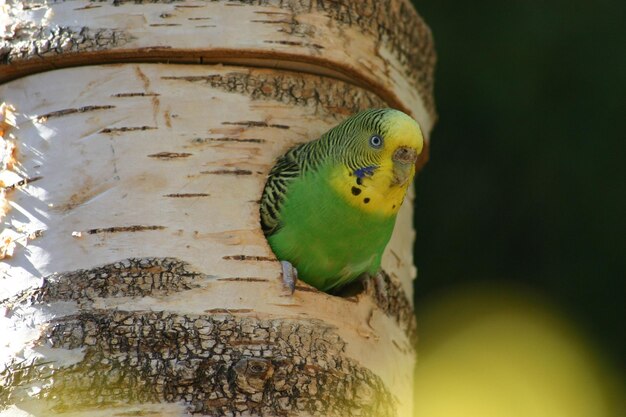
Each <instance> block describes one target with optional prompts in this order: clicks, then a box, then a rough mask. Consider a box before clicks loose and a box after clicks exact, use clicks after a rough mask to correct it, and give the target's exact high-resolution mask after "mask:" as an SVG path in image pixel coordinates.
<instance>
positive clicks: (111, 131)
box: [100, 126, 158, 133]
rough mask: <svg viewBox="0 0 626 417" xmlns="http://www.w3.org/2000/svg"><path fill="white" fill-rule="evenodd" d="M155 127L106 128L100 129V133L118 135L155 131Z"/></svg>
mask: <svg viewBox="0 0 626 417" xmlns="http://www.w3.org/2000/svg"><path fill="white" fill-rule="evenodd" d="M155 129H158V128H157V127H156V126H133V127H108V128H106V129H102V130H101V131H100V133H119V132H135V131H138V130H155Z"/></svg>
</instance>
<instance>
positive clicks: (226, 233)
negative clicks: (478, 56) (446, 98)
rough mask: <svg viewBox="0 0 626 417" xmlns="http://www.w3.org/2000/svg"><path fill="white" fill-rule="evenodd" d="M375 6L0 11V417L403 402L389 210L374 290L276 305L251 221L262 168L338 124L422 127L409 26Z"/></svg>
mask: <svg viewBox="0 0 626 417" xmlns="http://www.w3.org/2000/svg"><path fill="white" fill-rule="evenodd" d="M382 6H384V7H382ZM382 6H381V5H379V4H378V3H377V2H356V1H355V2H350V1H346V2H344V3H341V4H340V3H332V4H331V3H327V2H322V1H317V2H311V1H293V2H286V1H285V2H281V1H271V0H268V1H251V2H245V1H241V2H238V1H218V2H199V1H181V2H171V3H170V2H155V3H145V4H144V3H142V2H138V3H136V2H124V1H121V2H113V3H111V2H88V1H83V0H79V1H67V2H59V3H54V2H53V3H48V2H34V3H32V2H29V3H28V5H27V6H26V3H24V4H21V3H11V4H9V6H7V7H6V8H5V10H6V11H7V16H9V19H10V25H7V32H6V34H5V37H4V40H3V44H2V47H0V58H2V61H4V62H5V64H4V65H2V66H0V80H3V81H5V83H4V84H2V85H0V101H4V102H6V103H8V104H10V105H11V106H13V108H14V109H15V110H14V115H15V120H13V121H12V120H10V119H6V118H5V119H4V122H2V121H0V125H1V127H0V134H1V135H2V137H3V139H2V141H3V144H4V145H5V146H4V147H0V149H4V161H5V164H4V165H5V166H4V167H3V169H4V171H3V174H2V175H1V176H0V181H2V184H0V185H2V186H3V187H4V194H3V197H2V198H3V204H2V206H3V207H4V209H3V212H2V216H3V218H2V236H3V241H2V242H0V245H3V248H4V249H6V250H5V251H4V256H5V257H4V259H2V260H1V261H0V288H1V290H0V300H2V306H3V308H4V313H5V314H4V316H3V317H1V318H0V336H1V338H2V340H1V343H0V349H1V351H0V359H1V360H2V365H0V381H1V388H0V407H4V411H0V412H3V413H5V414H7V415H13V414H16V415H25V416H26V415H52V413H62V414H63V415H88V416H92V415H93V416H100V415H116V414H117V415H162V416H179V415H186V413H189V412H193V413H198V414H201V415H215V416H221V415H242V416H244V415H254V416H256V415H263V416H270V415H285V416H286V415H298V416H307V415H328V416H350V415H371V416H395V415H400V416H405V415H410V413H411V408H412V378H413V375H412V374H413V367H414V364H415V350H414V349H415V346H414V339H415V324H414V318H413V315H412V305H411V301H410V300H411V299H412V290H411V287H412V280H413V278H414V276H415V268H414V267H413V262H412V241H413V238H414V231H413V227H412V201H411V200H412V199H407V201H406V202H405V204H404V206H403V208H402V210H401V213H400V215H399V217H398V223H397V225H396V230H395V232H394V236H393V238H392V242H391V244H390V245H389V247H388V248H387V251H386V253H385V257H384V260H383V267H384V269H385V271H386V272H387V274H388V283H387V287H388V288H387V290H388V293H389V295H388V297H387V298H386V299H384V300H381V299H378V300H377V299H376V298H375V297H373V296H372V294H370V293H363V292H362V293H358V294H356V295H354V296H352V297H344V298H342V297H336V296H330V295H327V294H325V293H322V292H319V291H316V290H314V289H312V288H310V287H308V286H306V285H305V284H301V285H299V286H298V289H297V290H296V293H295V294H294V295H293V296H291V297H290V296H287V295H285V294H284V293H283V291H282V286H281V280H280V270H279V265H278V263H277V262H276V260H275V259H274V256H273V254H272V252H271V250H270V249H269V247H268V245H267V243H266V241H265V238H264V237H263V234H262V232H261V229H260V225H259V215H258V201H259V198H260V196H261V192H262V188H263V185H264V182H265V176H266V174H267V172H268V171H269V169H270V168H271V166H272V164H273V162H274V160H275V158H276V157H277V156H278V155H280V154H281V153H282V152H284V151H285V150H286V149H287V148H289V147H290V146H292V145H294V144H296V143H300V142H302V141H306V140H310V139H314V138H315V137H317V136H318V135H319V134H320V133H322V132H324V131H325V130H327V129H328V128H329V127H331V126H333V125H335V124H337V123H338V122H340V121H341V120H342V119H343V118H345V117H346V116H347V115H349V114H352V113H354V112H356V111H358V110H361V109H365V108H369V107H380V106H384V105H392V106H394V107H399V108H402V109H404V110H406V111H408V112H410V113H411V114H412V115H413V116H414V117H416V118H417V119H418V120H419V121H420V122H421V123H422V125H423V127H424V128H425V131H426V132H428V131H429V130H430V127H431V126H432V123H433V118H434V114H433V109H432V97H431V90H432V85H431V81H432V63H433V57H432V44H431V40H430V36H429V34H428V30H427V28H425V26H424V25H423V22H422V21H421V20H420V19H419V17H418V16H417V14H416V13H415V12H414V11H413V10H412V9H411V8H410V5H409V4H408V2H405V1H401V0H397V1H396V0H392V1H388V2H387V4H385V5H382ZM357 17H358V19H357ZM363 21H366V23H367V25H369V26H367V25H365V26H364V23H363ZM410 23H413V28H419V30H418V31H417V33H418V34H417V35H415V34H413V30H414V29H412V28H411V27H410ZM374 24H376V25H374ZM385 24H386V25H387V26H385ZM394 25H395V26H394ZM398 26H399V27H400V29H398ZM415 39H418V40H419V41H420V42H421V43H420V44H419V45H417V46H416V45H414V44H412V43H410V42H412V41H414V40H415ZM403 42H404V43H403ZM415 48H417V49H415ZM414 49H415V50H414ZM422 55H424V56H422ZM416 57H418V58H419V59H418V58H416ZM155 61H170V62H175V63H167V64H166V63H150V62H155ZM181 63H187V65H182V64H181ZM189 63H193V64H191V65H189ZM52 68H57V69H56V70H51V69H52ZM6 109H7V108H6V107H5V110H6ZM4 113H5V114H9V113H11V112H10V111H9V110H6V111H4Z"/></svg>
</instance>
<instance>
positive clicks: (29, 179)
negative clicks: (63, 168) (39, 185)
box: [2, 175, 43, 191]
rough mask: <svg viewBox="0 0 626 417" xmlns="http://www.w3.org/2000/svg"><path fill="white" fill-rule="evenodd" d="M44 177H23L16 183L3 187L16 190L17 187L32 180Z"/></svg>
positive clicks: (7, 189) (6, 189)
mask: <svg viewBox="0 0 626 417" xmlns="http://www.w3.org/2000/svg"><path fill="white" fill-rule="evenodd" d="M42 178H43V177H42V176H41V175H40V176H37V177H32V178H22V179H21V180H19V181H18V182H16V183H13V184H11V185H7V186H4V187H2V189H3V190H5V191H9V190H14V189H16V188H20V187H23V186H24V185H27V184H30V183H31V182H35V181H39V180H40V179H42Z"/></svg>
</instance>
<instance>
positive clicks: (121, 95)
mask: <svg viewBox="0 0 626 417" xmlns="http://www.w3.org/2000/svg"><path fill="white" fill-rule="evenodd" d="M160 95H161V94H158V93H118V94H113V95H111V97H157V96H160Z"/></svg>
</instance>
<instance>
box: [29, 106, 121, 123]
mask: <svg viewBox="0 0 626 417" xmlns="http://www.w3.org/2000/svg"><path fill="white" fill-rule="evenodd" d="M114 108H115V106H109V105H106V106H84V107H78V108H74V109H63V110H57V111H53V112H50V113H46V114H42V115H41V116H37V119H39V120H46V119H50V118H51V117H60V116H66V115H68V114H74V113H85V112H89V111H94V110H106V109H114Z"/></svg>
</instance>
